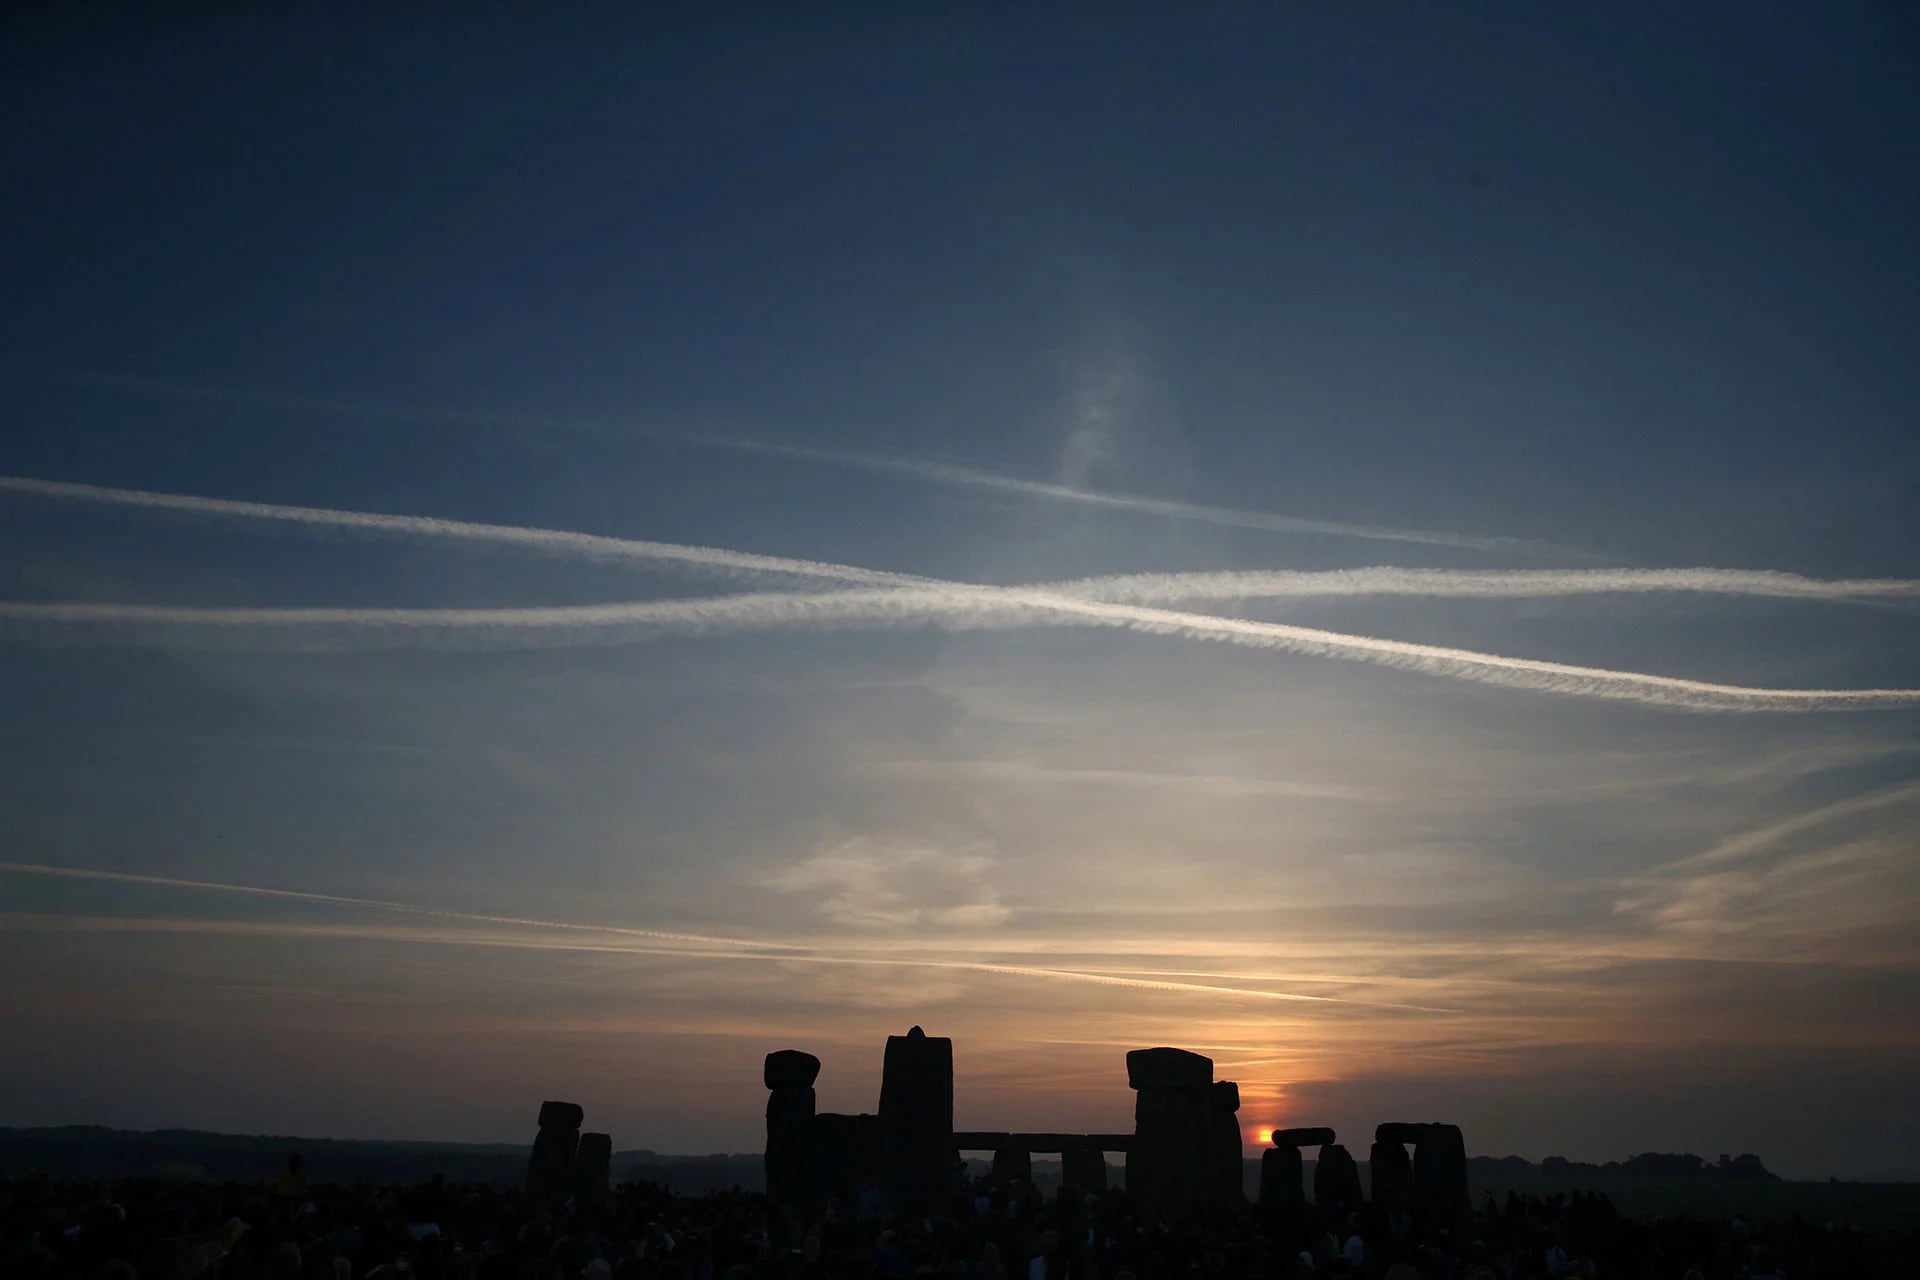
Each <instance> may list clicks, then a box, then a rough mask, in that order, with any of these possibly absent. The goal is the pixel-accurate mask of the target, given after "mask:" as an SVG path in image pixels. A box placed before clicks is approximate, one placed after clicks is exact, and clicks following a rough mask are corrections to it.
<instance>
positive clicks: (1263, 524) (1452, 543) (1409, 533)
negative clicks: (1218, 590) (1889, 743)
mask: <svg viewBox="0 0 1920 1280" xmlns="http://www.w3.org/2000/svg"><path fill="white" fill-rule="evenodd" d="M41 376H51V377H54V378H57V379H59V380H61V381H64V382H73V383H81V384H89V383H90V384H94V385H99V386H110V387H120V388H124V389H126V390H130V391H139V392H144V393H148V394H159V395H167V396H175V397H179V398H181V399H188V400H207V401H213V402H216V403H225V404H239V405H257V406H260V407H263V408H283V409H291V410H295V411H298V412H320V413H337V414H344V415H347V416H351V417H359V418H368V419H372V420H375V421H393V422H442V423H455V424H458V423H467V424H472V425H475V426H483V427H495V428H502V429H506V430H512V431H525V430H532V429H537V430H546V431H551V430H553V429H555V428H559V429H562V430H569V431H579V432H592V433H594V434H598V435H606V434H610V433H614V432H616V431H617V432H618V433H619V434H622V435H626V436H638V437H640V438H643V439H648V440H656V441H671V442H673V443H676V444H682V445H693V446H697V447H701V448H718V449H727V450H731V451H733V452H737V453H752V454H760V455H763V456H767V457H778V458H793V459H796V460H799V461H805V462H817V463H822V464H825V465H828V466H837V467H847V468H851V469H854V470H861V471H877V472H881V473H884V474H891V475H902V476H911V477H913V478H915V479H917V480H923V481H926V482H928V483H930V484H940V485H948V486H952V487H960V488H970V489H986V490H992V491H997V492H1000V493H1008V494H1015V495H1018V496H1020V497H1026V498H1042V499H1049V500H1052V501H1056V502H1067V503H1073V504H1077V505H1080V506H1094V507H1104V508H1107V509H1109V510H1116V511H1132V512H1137V513H1139V514H1141V515H1149V516H1160V517H1164V518H1168V519H1174V520H1192V521H1195V522H1197V523H1201V524H1211V525H1218V526H1223V527H1226V528H1234V529H1258V530H1263V531H1266V532H1269V533H1292V534H1309V535H1313V536H1318V537H1335V538H1361V539H1370V540H1374V541H1380V542H1401V543H1412V544H1415V545H1418V546H1433V547H1451V548H1455V549H1458V550H1468V551H1488V552H1495V553H1505V554H1512V553H1524V554H1531V555H1540V554H1546V555H1559V556H1573V557H1577V558H1580V559H1587V560H1591V559H1592V558H1593V557H1592V555H1591V554H1590V553H1588V552H1583V551H1578V550H1574V549H1571V548H1563V547H1556V546H1554V545H1552V544H1550V543H1545V542H1537V541H1530V540H1527V539H1522V538H1485V537H1472V536H1468V535H1464V534H1452V533H1441V532H1435V531H1432V530H1426V529H1397V528H1391V527H1387V526H1382V525H1368V524H1352V523H1347V522H1345V521H1339V520H1315V519H1309V518H1306V517H1300V516H1285V515H1276V514H1273V513H1271V512H1265V511H1250V510H1243V509H1239V508H1234V507H1221V506H1213V505H1209V504H1207V503H1199V502H1179V501H1174V500H1172V499H1167V498H1151V497H1146V496H1144V495H1139V494H1125V493H1102V492H1099V491H1096V490H1091V489H1080V488H1076V487H1074V486H1072V485H1064V484H1052V483H1048V482H1046V481H1041V480H1026V479H1022V478H1020V477H1018V476H1009V475H1005V474H1002V473H1000V472H995V471H986V470H983V469H980V468H977V467H968V466H962V465H960V464H958V463H952V462H943V461H939V460H937V459H930V458H913V457H905V456H899V455H893V454H883V453H866V452H861V451H859V450H852V449H830V448H824V447H814V446H808V445H784V444H776V443H771V442H767V441H760V440H753V439H748V438H744V437H730V436H714V435H693V434H690V433H686V432H676V431H661V430H653V429H646V428H635V427H631V426H618V427H617V426H616V425H615V424H613V423H611V422H604V421H594V420H589V419H583V418H556V417H553V416H550V415H542V414H521V413H501V412H498V411H490V410H480V409H439V408H430V407H425V406H418V405H383V404H368V403H364V402H360V401H351V400H334V399H329V398H325V397H311V396H287V395H278V394H275V393H272V392H264V391H248V390H243V389H240V388H236V387H217V386H198V385H193V384H188V383H177V382H171V381H168V380H166V379H161V378H142V377H135V376H132V375H128V374H114V373H101V372H97V371H83V370H66V371H58V372H54V373H51V374H45V373H43V374H42V375H41Z"/></svg>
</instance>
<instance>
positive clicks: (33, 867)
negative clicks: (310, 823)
mask: <svg viewBox="0 0 1920 1280" xmlns="http://www.w3.org/2000/svg"><path fill="white" fill-rule="evenodd" d="M0 873H10V874H13V875H28V876H49V877H54V878H58V879H66V880H90V881H97V882H102V883H114V884H139V885H148V886H151V887H154V888H160V889H190V890H198V891H201V892H207V893H230V894H240V895H244V896H247V897H254V898H284V899H290V900H293V901H298V902H315V903H321V904H324V905H328V906H339V907H365V908H368V909H370V910H374V911H394V912H399V913H401V914H404V915H413V916H432V917H435V918H437V919H444V920H467V921H472V922H474V923H477V924H494V925H515V926H519V927H522V928H533V929H573V930H578V931H580V932H583V933H610V934H615V935H618V936H621V937H632V938H651V939H655V940H657V941H662V942H687V943H695V944H699V945H702V946H721V947H750V948H754V949H756V950H768V951H781V950H786V949H787V947H786V944H784V943H778V942H754V941H750V940H747V939H744V938H717V937H713V936H711V935H709V934H702V933H680V932H673V931H670V930H664V929H629V928H624V927H621V926H618V925H597V924H570V923H568V922H566V921H561V920H529V919H523V918H521V917H518V916H493V915H482V914H479V913H476V912H471V911H446V910H441V909H439V908H434V907H417V906H414V905H412V904H410V903H405V902H387V901H384V900H382V899H379V898H354V897H347V896H345V895H342V894H334V893H309V892H307V891H306V890H303V889H271V888H263V887H261V886H258V885H244V884H223V883H220V882H218V881H212V880H183V879H178V878H175V877H172V876H148V875H139V874H136V873H134V872H130V871H102V870H96V869H94V868H91V867H55V866H48V865H45V864H42V863H33V862H0Z"/></svg>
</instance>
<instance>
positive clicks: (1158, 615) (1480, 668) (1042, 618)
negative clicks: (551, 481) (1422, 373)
mask: <svg viewBox="0 0 1920 1280" xmlns="http://www.w3.org/2000/svg"><path fill="white" fill-rule="evenodd" d="M7 488H11V489H14V490H15V491H19V492H27V493H36V494H42V495H45V496H54V497H76V498H84V499H88V500H96V501H107V502H114V503H120V504H125V505H134V506H148V507H161V508H166V509H173V510H182V511H191V512H198V513H205V514H213V515H238V516H244V517H248V518H253V519H264V520H283V521H293V522H295V523H301V524H309V525H319V526H332V527H346V528H367V529H376V530H381V531H386V532H393V533H410V534H422V535H426V536H435V537H455V538H469V539H475V540H480V541H486V542H494V543H505V544H512V545H529V546H533V547H536V548H538V549H542V550H546V551H550V552H558V553H562V554H582V555H587V556H591V557H596V558H598V557H604V556H613V557H617V558H620V559H631V560H667V561H676V562H680V563H687V564H694V565H699V566H702V567H709V568H726V569H745V570H749V571H756V572H772V573H786V574H795V575H802V576H808V577H813V578H819V579H827V580H831V581H837V582H853V583H867V584H872V583H875V582H876V581H877V582H879V583H882V584H886V585H887V586H889V587H891V588H893V589H889V590H873V589H869V590H867V591H865V592H861V591H843V592H832V593H826V594H822V595H815V596H807V595H804V594H794V593H761V594H757V595H743V596H729V597H716V598H709V599H699V600H662V601H642V602H629V603H618V604H608V605H584V606H569V607H545V608H534V609H353V608H346V609H255V608H238V609H222V608H214V609H192V608H183V607H176V606H164V605H162V606H145V605H111V604H62V603H52V604H40V603H21V602H7V603H0V621H12V622H14V623H16V624H26V625H36V624H38V625H60V626H72V625H85V624H94V625H99V624H108V625H111V626H119V627H126V626H134V627H152V626H161V627H190V628H196V629H204V628H208V627H214V628H220V627H229V628H230V627H284V628H292V629H296V630H299V631H303V632H307V633H310V634H311V633H315V632H318V631H324V630H325V629H329V628H331V629H334V630H336V631H340V630H346V631H362V630H367V629H372V630H375V631H377V632H380V633H381V634H383V635H384V636H386V637H387V638H388V640H389V642H390V641H391V640H392V639H394V638H397V637H399V636H400V635H402V634H404V633H408V632H424V631H431V632H433V633H434V634H436V635H437V636H441V637H447V638H451V637H452V636H453V635H454V634H455V633H464V638H463V640H462V641H461V642H462V643H467V644H472V643H474V642H476V641H478V642H479V643H480V644H482V645H483V646H484V645H495V646H499V645H505V646H508V647H527V646H528V645H529V644H533V643H539V644H554V643H558V644H563V645H564V644H581V643H596V644H621V643H630V642H632V641H635V640H640V639H647V638H651V637H654V636H657V635H661V634H665V633H668V632H670V631H676V630H677V631H679V632H687V631H693V632H703V631H719V630H750V629H768V628H779V627H794V626H823V625H824V626H849V625H866V626H872V625H901V624H916V625H925V624H926V623H927V622H929V621H936V622H939V623H940V624H942V625H945V626H948V627H951V628H954V629H971V628H987V627H999V628H1004V627H1024V626H1031V625H1035V624H1036V623H1038V622H1047V621H1055V622H1057V621H1062V620H1064V621H1067V622H1077V623H1080V624H1083V625H1094V626H1109V627H1119V628H1124V629H1127V630H1133V631H1140V632H1145V633H1149V634H1156V635H1173V636H1181V637H1184V638H1188V639H1202V640H1212V641H1216V642H1220V643H1226V644H1234V645H1239V646H1243V647H1247V648H1256V649H1268V650H1278V651H1283V652H1292V653H1306V654H1314V655H1318V656H1324V657H1335V658H1342V659H1345V660H1347V661H1355V662H1368V663H1372V664H1375V665H1379V666H1387V667H1398V668H1404V669H1408V670H1416V671H1423V672H1427V673H1429V674H1434V675H1444V676H1450V677H1452V678H1455V679H1461V680H1468V681H1473V682H1477V683H1482V684H1494V685H1502V686H1507V687H1511V688H1521V689H1533V690H1539V691H1542V692H1550V693H1562V694H1572V695H1576V696H1583V697H1592V698H1607V699H1617V700H1625V701H1634V702H1643V703H1649V704H1653V705H1659V706H1668V707H1676V708H1683V709H1688V710H1698V711H1717V710H1724V711H1819V710H1864V709H1875V708H1901V707H1912V706H1916V705H1920V690H1916V689H1763V688H1753V687H1749V686H1744V685H1729V684H1718V683H1714V682H1710V681H1700V680H1685V679H1679V678H1676V677H1670V676H1657V675H1647V674H1643V673H1639V672H1632V671H1616V670H1610V669H1607V668H1601V667H1583V666H1576V665H1571V664H1566V663H1556V662H1545V661H1540V660H1537V659H1532V658H1514V657H1507V656H1504V655H1500V654H1492V653H1483V652H1478V651H1475V650H1470V649H1454V648H1447V647H1443V646H1438V645H1423V644H1413V643H1410V642H1407V641H1401V640H1389V639H1382V638H1377V637H1372V636H1363V635H1352V634H1348V633H1345V632H1338V631H1327V630H1324V629H1320V628H1315V627H1301V626H1293V625H1290V624H1285V623H1278V622H1259V621H1253V620H1249V619H1241V618H1226V617H1218V616H1215V615H1212V614H1204V613H1190V612H1183V611H1179V610H1169V609H1157V608H1150V607H1147V606H1143V605H1133V604H1126V603H1118V602H1109V601H1104V600H1097V599H1087V598H1076V597H1074V596H1072V595H1070V594H1065V593H1063V592H1062V591H1060V590H1056V589H1049V588H1044V587H1042V588H1026V587H995V586H983V585H977V584H971V583H956V582H945V581H940V580H936V579H929V578H915V577H910V576H908V575H902V574H891V573H880V572H878V571H875V570H869V569H862V568H859V567H856V566H851V565H840V564H831V563H826V562H822V561H814V560H792V559H786V558H783V557H775V556H761V555H754V554H751V553H746V552H735V551H727V550H723V549H720V548H712V547H689V546H682V545H678V544H674V543H652V542H637V541H633V540H629V539H620V538H604V537H599V536H597V535H590V534H576V533H566V532H562V531H557V530H545V529H526V528H521V527H518V526H512V525H479V524H468V523H465V522H455V521H444V520H437V519H432V518H428V517H419V516H394V515H379V514H371V513H365V512H352V511H333V510H328V509H325V508H317V507H286V506H278V505H270V504H264V503H246V502H234V501H231V500H227V499H216V498H199V497H189V496H184V495H176V494H149V493H143V492H140V491H136V490H122V489H104V488H101V487H99V486H91V485H67V484H60V483H57V482H52V481H43V480H25V479H18V478H0V489H7ZM1692 572H1694V573H1696V574H1698V573H1706V574H1712V573H1719V572H1733V571H1714V570H1696V571H1692ZM1575 576H1577V575H1575ZM1792 578H1793V575H1779V579H1787V580H1791V579H1792ZM1779 579H1774V578H1769V579H1768V581H1769V582H1775V583H1776V585H1777V583H1778V581H1779ZM1613 580H1614V581H1618V580H1619V578H1618V575H1617V574H1616V575H1615V577H1614V579H1613ZM1799 581H1803V582H1810V581H1812V580H1799ZM1869 581H1870V582H1872V581H1880V580H1869ZM110 638H111V637H110ZM315 638H318V637H317V636H316V637H315ZM304 643H311V640H308V641H304Z"/></svg>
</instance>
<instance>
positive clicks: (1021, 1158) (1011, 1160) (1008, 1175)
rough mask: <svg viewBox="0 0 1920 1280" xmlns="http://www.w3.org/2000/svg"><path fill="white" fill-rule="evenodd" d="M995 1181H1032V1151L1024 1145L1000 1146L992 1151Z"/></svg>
mask: <svg viewBox="0 0 1920 1280" xmlns="http://www.w3.org/2000/svg"><path fill="white" fill-rule="evenodd" d="M993 1180H994V1181H995V1182H1032V1181H1033V1153H1032V1152H1031V1151H1028V1150H1027V1149H1026V1148H1025V1147H1001V1148H1000V1149H998V1150H997V1151H995V1152H994V1153H993Z"/></svg>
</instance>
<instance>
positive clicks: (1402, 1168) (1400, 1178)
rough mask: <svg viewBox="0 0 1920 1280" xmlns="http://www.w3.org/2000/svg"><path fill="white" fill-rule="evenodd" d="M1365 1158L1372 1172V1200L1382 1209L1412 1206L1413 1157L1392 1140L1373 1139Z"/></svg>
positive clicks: (1410, 1210) (1406, 1210) (1402, 1208)
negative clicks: (1408, 1155)
mask: <svg viewBox="0 0 1920 1280" xmlns="http://www.w3.org/2000/svg"><path fill="white" fill-rule="evenodd" d="M1367 1162H1368V1166H1369V1168H1370V1170H1371V1171H1372V1174H1373V1202H1374V1203H1375V1204H1377V1205H1379V1206H1381V1207H1382V1208H1385V1209H1399V1210H1403V1211H1405V1212H1412V1210H1413V1161H1411V1160H1409V1159H1408V1158H1407V1149H1406V1148H1405V1147H1403V1146H1401V1145H1400V1144H1399V1143H1398V1142H1394V1141H1391V1140H1389V1141H1379V1140H1376V1141H1375V1142H1374V1144H1373V1150H1372V1151H1371V1152H1369V1153H1368V1156H1367Z"/></svg>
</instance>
